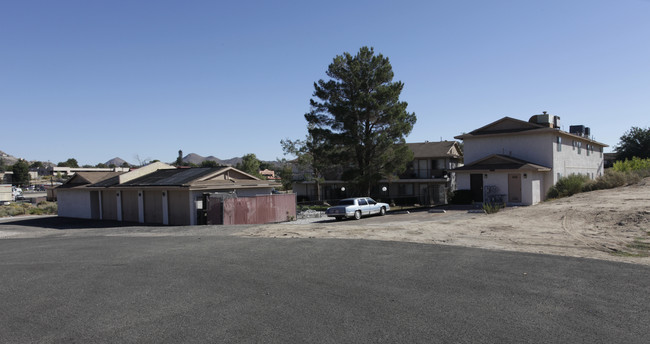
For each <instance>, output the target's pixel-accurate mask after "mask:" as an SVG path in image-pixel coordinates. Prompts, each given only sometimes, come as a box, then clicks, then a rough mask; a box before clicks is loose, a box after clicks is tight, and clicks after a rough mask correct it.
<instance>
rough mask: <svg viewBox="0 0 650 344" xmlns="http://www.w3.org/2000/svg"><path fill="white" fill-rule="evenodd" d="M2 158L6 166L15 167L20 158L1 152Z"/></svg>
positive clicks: (0, 156)
mask: <svg viewBox="0 0 650 344" xmlns="http://www.w3.org/2000/svg"><path fill="white" fill-rule="evenodd" d="M0 158H2V160H3V162H4V164H5V165H7V166H8V165H13V164H15V163H16V161H18V158H16V157H15V156H13V155H9V154H7V153H5V152H3V151H0Z"/></svg>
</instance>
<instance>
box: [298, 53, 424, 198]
mask: <svg viewBox="0 0 650 344" xmlns="http://www.w3.org/2000/svg"><path fill="white" fill-rule="evenodd" d="M327 76H329V77H330V80H327V81H325V80H322V79H321V80H319V81H318V82H317V83H314V88H315V91H314V94H313V96H314V97H315V99H314V98H312V99H311V100H310V104H311V111H310V112H308V113H307V114H305V119H306V120H307V122H308V125H307V127H308V131H309V136H310V137H311V139H312V140H313V142H317V143H318V145H316V146H315V147H316V148H317V150H318V151H317V152H313V155H317V156H319V158H321V159H324V160H325V161H327V162H328V163H329V164H331V165H339V166H341V167H342V170H343V171H344V173H343V176H342V177H343V179H344V180H346V181H349V182H352V183H353V184H355V185H356V186H357V188H358V190H357V192H359V193H361V194H365V195H369V194H370V191H371V188H372V186H373V185H375V184H377V183H378V182H379V180H380V179H382V178H384V177H386V176H388V175H391V174H396V173H400V172H402V171H403V170H404V169H405V167H406V164H407V163H408V162H409V161H411V160H412V159H413V154H412V153H411V151H410V150H409V149H408V147H407V146H406V143H405V139H404V138H405V136H406V135H408V134H409V133H410V132H411V130H412V129H413V125H414V124H415V122H416V117H415V114H414V113H409V112H407V111H406V107H407V103H406V102H403V101H400V100H399V96H400V93H401V92H402V89H403V88H404V84H403V83H402V82H400V81H397V82H394V81H393V69H392V67H391V64H390V62H389V60H388V58H385V57H384V56H382V55H381V54H377V55H375V52H374V49H373V48H368V47H363V48H361V49H360V50H359V52H358V53H357V54H356V55H354V56H352V55H351V54H349V53H344V54H343V55H340V56H336V57H335V58H334V61H333V62H332V64H330V65H329V68H328V69H327Z"/></svg>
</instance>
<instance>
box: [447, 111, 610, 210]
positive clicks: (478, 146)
mask: <svg viewBox="0 0 650 344" xmlns="http://www.w3.org/2000/svg"><path fill="white" fill-rule="evenodd" d="M590 134H591V133H590V130H589V128H587V127H585V126H582V125H577V126H570V130H569V132H566V131H563V130H560V118H559V117H558V116H552V115H549V114H547V113H546V112H544V113H543V114H541V115H535V116H532V117H531V118H530V120H529V121H528V122H526V121H521V120H518V119H514V118H510V117H504V118H502V119H500V120H498V121H495V122H492V123H490V124H488V125H486V126H483V127H481V128H478V129H476V130H474V131H471V132H470V133H467V134H463V135H459V136H456V139H461V140H463V142H464V158H465V166H463V167H460V168H457V169H455V170H454V171H455V172H456V178H457V183H458V189H459V190H464V189H465V190H471V191H472V194H473V199H474V201H476V202H483V201H490V202H499V203H500V202H506V203H508V204H512V205H517V204H520V205H531V204H536V203H538V202H540V201H542V200H544V199H545V196H546V193H547V191H548V189H549V188H550V187H551V186H553V185H555V183H557V181H558V180H559V179H560V178H561V177H565V176H568V175H571V174H583V175H587V176H589V178H591V179H594V178H596V177H599V176H602V175H603V172H604V171H603V170H604V165H603V149H604V147H607V145H606V144H603V143H600V142H597V141H595V140H593V139H591V138H590Z"/></svg>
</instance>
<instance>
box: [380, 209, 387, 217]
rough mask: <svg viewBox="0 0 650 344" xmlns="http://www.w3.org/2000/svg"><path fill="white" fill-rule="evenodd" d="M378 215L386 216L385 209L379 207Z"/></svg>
mask: <svg viewBox="0 0 650 344" xmlns="http://www.w3.org/2000/svg"><path fill="white" fill-rule="evenodd" d="M379 215H381V216H384V215H386V208H385V207H381V209H380V210H379Z"/></svg>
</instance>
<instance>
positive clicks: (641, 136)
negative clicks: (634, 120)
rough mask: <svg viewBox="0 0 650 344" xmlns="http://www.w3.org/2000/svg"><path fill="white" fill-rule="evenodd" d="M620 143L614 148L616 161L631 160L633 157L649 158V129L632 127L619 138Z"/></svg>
mask: <svg viewBox="0 0 650 344" xmlns="http://www.w3.org/2000/svg"><path fill="white" fill-rule="evenodd" d="M620 140H621V141H620V142H619V143H618V145H617V146H616V147H615V148H614V149H615V150H616V159H617V160H632V158H633V157H637V158H641V159H648V158H650V127H648V128H645V129H643V128H639V127H632V128H631V129H630V130H629V131H627V132H625V134H623V136H621V138H620Z"/></svg>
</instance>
